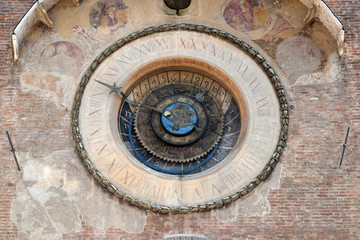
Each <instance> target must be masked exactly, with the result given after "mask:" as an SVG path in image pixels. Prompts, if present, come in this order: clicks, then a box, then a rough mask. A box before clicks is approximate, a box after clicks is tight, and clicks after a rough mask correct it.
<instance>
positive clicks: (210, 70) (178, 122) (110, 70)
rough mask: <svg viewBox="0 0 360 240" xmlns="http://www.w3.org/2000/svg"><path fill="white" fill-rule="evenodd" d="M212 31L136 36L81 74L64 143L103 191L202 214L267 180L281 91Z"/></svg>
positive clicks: (168, 28)
mask: <svg viewBox="0 0 360 240" xmlns="http://www.w3.org/2000/svg"><path fill="white" fill-rule="evenodd" d="M172 28H174V29H172ZM154 29H155V30H154ZM175 29H176V30H177V31H172V30H175ZM206 30H208V31H206ZM216 31H218V30H216V29H211V28H207V27H203V26H194V25H191V26H190V25H185V24H184V25H163V26H158V27H155V28H150V29H145V30H142V31H140V32H137V33H134V34H132V35H131V36H128V37H125V38H123V39H120V40H119V41H117V42H116V43H114V45H112V46H111V47H110V48H108V49H106V50H105V51H104V52H103V53H102V54H101V55H100V56H99V57H98V58H97V59H96V60H95V61H94V62H93V64H92V66H91V67H90V68H89V69H88V71H87V73H85V75H84V77H83V78H82V81H81V83H80V85H79V89H78V92H77V95H76V97H75V102H74V109H73V123H74V124H73V125H74V127H73V132H74V137H75V140H76V142H77V148H78V151H79V153H80V156H81V158H82V159H83V160H84V163H85V165H86V166H88V169H89V171H90V172H91V173H92V174H93V175H94V177H95V178H96V179H97V180H98V181H99V182H100V183H101V184H102V185H103V186H105V187H106V188H107V189H108V190H109V191H111V192H113V193H115V194H116V195H117V196H119V197H121V198H123V199H125V200H127V201H130V202H131V203H133V204H135V205H138V206H141V207H144V208H146V209H150V210H153V211H160V212H163V213H166V212H174V213H181V212H190V211H202V210H210V209H213V208H218V207H221V206H223V205H225V204H227V203H229V202H231V201H233V200H236V199H238V198H240V197H241V196H243V195H245V194H246V193H248V192H250V191H251V190H252V189H253V188H254V187H255V186H257V185H258V184H260V182H261V181H262V180H264V179H265V178H266V177H267V176H268V175H269V174H270V172H271V170H272V169H273V167H274V166H275V164H276V162H277V161H278V160H279V157H280V155H281V153H282V151H283V147H284V145H285V140H286V135H287V126H288V116H287V103H286V99H285V97H284V94H283V93H284V91H283V89H282V87H281V84H280V81H279V79H278V77H277V76H276V74H275V72H274V71H273V69H272V68H271V67H270V65H269V64H268V63H267V62H266V61H265V60H264V58H263V57H262V56H261V55H260V54H259V53H257V52H256V51H255V50H254V49H252V48H251V47H250V46H249V45H247V44H245V43H243V42H241V41H240V40H238V39H236V38H235V37H234V36H232V35H230V34H226V33H223V32H219V31H218V32H216ZM219 33H221V34H219ZM244 49H245V50H244Z"/></svg>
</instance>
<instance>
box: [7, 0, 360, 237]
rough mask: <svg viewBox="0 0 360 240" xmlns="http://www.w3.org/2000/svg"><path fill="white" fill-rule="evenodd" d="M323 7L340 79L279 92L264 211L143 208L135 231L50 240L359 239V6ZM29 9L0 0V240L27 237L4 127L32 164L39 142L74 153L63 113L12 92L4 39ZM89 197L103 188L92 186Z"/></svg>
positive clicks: (13, 75)
mask: <svg viewBox="0 0 360 240" xmlns="http://www.w3.org/2000/svg"><path fill="white" fill-rule="evenodd" d="M326 2H327V4H328V5H329V7H330V8H331V9H332V10H333V12H334V13H335V14H336V15H337V17H338V18H339V19H340V20H341V22H342V23H343V24H344V28H345V31H346V35H345V37H346V39H345V45H346V50H345V55H344V57H343V58H342V59H340V60H339V61H340V62H341V74H340V76H341V77H340V78H339V79H337V81H335V82H333V83H331V84H326V85H322V86H297V87H291V88H290V89H288V91H289V96H291V97H290V101H291V102H292V103H293V105H294V109H293V110H292V111H291V130H290V135H289V140H288V146H287V148H286V151H285V153H284V155H283V157H282V159H281V174H280V187H279V188H273V189H270V192H269V194H268V196H267V200H268V202H269V205H270V207H269V211H268V212H266V213H265V214H263V215H261V214H260V215H254V216H251V214H241V213H236V214H237V216H235V217H233V218H231V219H230V218H229V220H219V218H218V217H217V215H216V214H215V213H213V212H205V213H197V214H189V215H158V214H155V213H151V212H148V213H146V223H145V225H144V228H143V231H141V232H137V233H130V232H127V231H124V230H121V229H120V228H116V227H110V228H107V229H102V228H95V227H93V226H90V225H89V224H88V223H87V222H86V221H85V220H83V219H82V220H81V231H70V232H63V233H61V234H57V235H56V236H55V235H54V239H161V238H163V237H164V235H165V234H176V233H193V234H203V235H205V236H207V237H209V238H210V239H223V240H225V239H360V227H359V226H360V197H359V195H360V165H359V163H360V162H359V161H360V148H359V142H360V80H359V77H360V47H359V44H360V43H359V42H360V39H359V33H360V3H359V2H358V1H356V0H340V1H335V0H328V1H326ZM33 3H34V1H25V0H24V1H20V0H19V1H12V0H3V1H2V2H1V3H0V65H1V68H0V116H1V117H0V160H1V161H0V162H1V168H0V239H26V238H29V237H28V236H29V235H26V234H25V235H24V234H22V233H21V231H25V230H24V229H25V228H26V227H25V226H22V229H19V228H18V226H17V225H16V224H15V223H14V221H13V219H14V217H17V216H10V215H11V213H10V209H11V206H12V204H13V201H14V199H15V197H16V194H17V193H18V191H17V189H16V186H17V183H18V182H19V181H21V179H22V173H21V172H18V171H17V169H16V165H15V163H14V160H13V157H12V154H11V152H10V151H9V145H8V142H7V138H6V135H5V131H9V132H10V134H11V136H12V139H13V141H14V143H16V146H15V148H16V150H17V151H19V152H22V153H25V152H28V153H31V154H33V155H34V157H38V158H41V157H42V156H44V155H43V154H41V153H37V148H38V147H39V146H45V147H46V148H47V149H46V150H44V151H45V152H48V153H50V152H53V151H58V150H61V148H63V147H64V146H66V147H70V148H71V147H73V143H72V140H71V139H70V138H69V137H68V136H69V135H70V129H69V127H68V126H69V125H70V120H69V119H70V115H69V112H66V111H65V112H59V111H57V110H55V108H53V106H52V104H51V103H49V101H48V99H47V97H46V96H43V97H41V98H39V97H38V96H36V95H34V93H26V92H23V91H21V90H20V87H19V85H20V83H19V78H20V72H21V69H20V65H19V64H16V63H14V62H13V61H12V50H11V42H10V39H11V34H12V31H13V29H14V28H15V26H16V24H17V23H18V22H19V20H20V19H21V17H22V16H23V15H24V14H25V13H26V11H27V10H28V9H29V8H30V7H31V5H32V4H33ZM49 98H50V97H49ZM44 118H46V119H49V121H44ZM348 126H350V127H351V131H350V135H349V139H348V146H347V148H346V152H345V158H344V161H343V165H342V166H341V167H339V166H338V165H339V161H340V156H341V151H342V144H343V141H344V138H345V134H346V130H347V127H348ZM39 136H46V137H39ZM54 139H56V141H55V140H54ZM265 184H266V183H265ZM98 191H100V192H101V191H102V190H101V188H100V187H99V189H98ZM121 204H124V205H126V206H127V203H123V202H121ZM127 207H128V208H133V207H132V206H127ZM229 210H232V208H231V207H230V208H229ZM220 211H223V212H226V209H225V210H220ZM227 214H229V215H231V214H233V213H232V212H228V213H227ZM80 217H81V216H80ZM34 224H36V223H34Z"/></svg>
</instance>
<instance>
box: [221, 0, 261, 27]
mask: <svg viewBox="0 0 360 240" xmlns="http://www.w3.org/2000/svg"><path fill="white" fill-rule="evenodd" d="M264 14H265V15H266V9H265V8H264V7H263V5H262V3H261V2H260V1H259V0H231V1H230V2H229V3H228V4H227V5H226V7H225V10H224V19H225V21H226V22H227V24H229V25H230V26H231V27H232V28H234V29H236V30H241V31H244V32H250V31H253V30H256V28H258V27H263V26H257V25H259V24H258V23H259V20H260V21H263V18H264V16H263V15H264ZM266 18H267V16H265V21H266ZM263 24H264V23H263ZM263 24H262V25H263Z"/></svg>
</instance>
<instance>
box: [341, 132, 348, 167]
mask: <svg viewBox="0 0 360 240" xmlns="http://www.w3.org/2000/svg"><path fill="white" fill-rule="evenodd" d="M349 132H350V127H348V129H347V132H346V137H345V142H344V144H343V150H342V153H341V159H340V164H339V167H340V166H341V164H342V161H343V159H344V154H345V149H346V144H347V140H348V137H349Z"/></svg>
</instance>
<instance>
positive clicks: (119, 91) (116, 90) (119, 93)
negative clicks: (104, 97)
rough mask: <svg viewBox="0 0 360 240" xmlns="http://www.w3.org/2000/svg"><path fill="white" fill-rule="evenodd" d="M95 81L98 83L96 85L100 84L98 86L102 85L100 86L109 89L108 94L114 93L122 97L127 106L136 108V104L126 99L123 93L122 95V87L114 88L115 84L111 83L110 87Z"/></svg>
mask: <svg viewBox="0 0 360 240" xmlns="http://www.w3.org/2000/svg"><path fill="white" fill-rule="evenodd" d="M95 81H96V82H98V83H100V84H102V85H104V86H105V87H107V88H110V92H109V94H111V93H113V92H114V93H116V94H117V95H119V96H122V97H123V98H124V99H125V102H127V103H129V104H131V105H133V106H137V104H136V102H133V101H131V100H129V99H127V97H126V95H125V93H123V91H121V90H120V89H121V88H122V87H118V86H116V83H115V82H114V83H113V85H110V84H108V83H105V82H101V81H98V80H95Z"/></svg>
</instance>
